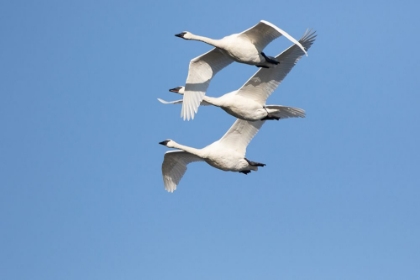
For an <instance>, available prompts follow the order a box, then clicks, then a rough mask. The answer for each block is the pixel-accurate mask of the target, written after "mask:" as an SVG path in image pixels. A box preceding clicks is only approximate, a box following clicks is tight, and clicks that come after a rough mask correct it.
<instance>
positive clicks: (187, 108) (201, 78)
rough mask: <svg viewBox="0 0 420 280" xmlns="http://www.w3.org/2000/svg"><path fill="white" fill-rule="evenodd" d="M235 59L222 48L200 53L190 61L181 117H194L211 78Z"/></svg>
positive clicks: (186, 118)
mask: <svg viewBox="0 0 420 280" xmlns="http://www.w3.org/2000/svg"><path fill="white" fill-rule="evenodd" d="M232 62H233V60H232V59H231V58H230V57H228V56H227V55H225V54H223V52H222V51H221V50H220V49H217V48H214V49H212V50H211V51H209V52H207V53H205V54H203V55H200V56H198V57H196V58H194V59H192V60H191V61H190V66H189V70H188V77H187V83H186V85H185V92H184V98H183V101H184V102H183V103H182V109H181V117H182V118H183V119H184V120H190V119H194V115H195V113H197V110H198V107H199V106H200V102H201V100H203V97H204V95H205V94H206V90H207V88H208V86H209V84H210V80H211V79H212V78H213V76H214V75H216V73H217V72H219V71H220V70H221V69H223V68H224V67H226V66H228V65H229V64H230V63H232Z"/></svg>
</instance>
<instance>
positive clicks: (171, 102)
mask: <svg viewBox="0 0 420 280" xmlns="http://www.w3.org/2000/svg"><path fill="white" fill-rule="evenodd" d="M158 100H159V102H160V103H163V104H180V103H182V99H179V100H174V101H166V100H163V99H161V98H158Z"/></svg>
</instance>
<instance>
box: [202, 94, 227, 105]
mask: <svg viewBox="0 0 420 280" xmlns="http://www.w3.org/2000/svg"><path fill="white" fill-rule="evenodd" d="M203 100H204V101H206V102H207V103H210V104H211V105H214V106H217V107H220V106H222V104H221V102H220V98H216V97H210V96H204V98H203Z"/></svg>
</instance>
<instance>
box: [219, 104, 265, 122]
mask: <svg viewBox="0 0 420 280" xmlns="http://www.w3.org/2000/svg"><path fill="white" fill-rule="evenodd" d="M241 101H242V102H241ZM241 101H239V100H238V102H232V103H231V104H228V105H227V106H224V107H222V109H223V110H225V111H226V112H227V113H228V114H230V115H232V116H235V117H237V118H238V119H242V120H246V121H258V120H261V119H262V118H264V117H266V116H267V111H266V110H265V109H264V107H263V106H261V105H260V104H259V103H257V102H255V101H252V100H248V99H245V101H244V100H243V99H242V100H241Z"/></svg>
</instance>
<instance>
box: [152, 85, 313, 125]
mask: <svg viewBox="0 0 420 280" xmlns="http://www.w3.org/2000/svg"><path fill="white" fill-rule="evenodd" d="M169 91H171V92H176V93H179V94H181V95H182V94H184V87H177V88H173V89H170V90H169ZM237 92H238V91H232V92H230V93H226V94H224V95H222V96H221V97H210V96H204V97H203V100H202V101H201V104H200V105H203V106H207V105H213V106H217V107H220V108H221V109H223V110H224V111H225V112H226V113H228V114H230V115H232V116H234V117H236V118H238V119H242V120H247V121H258V120H270V119H275V120H279V119H286V118H296V117H300V118H304V117H305V110H303V109H300V108H296V107H288V106H283V105H261V104H260V103H259V102H257V101H255V100H253V99H249V98H246V97H243V96H241V95H238V94H237ZM158 100H159V101H160V102H161V103H163V104H182V102H183V100H182V99H180V100H175V101H165V100H163V99H160V98H158Z"/></svg>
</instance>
